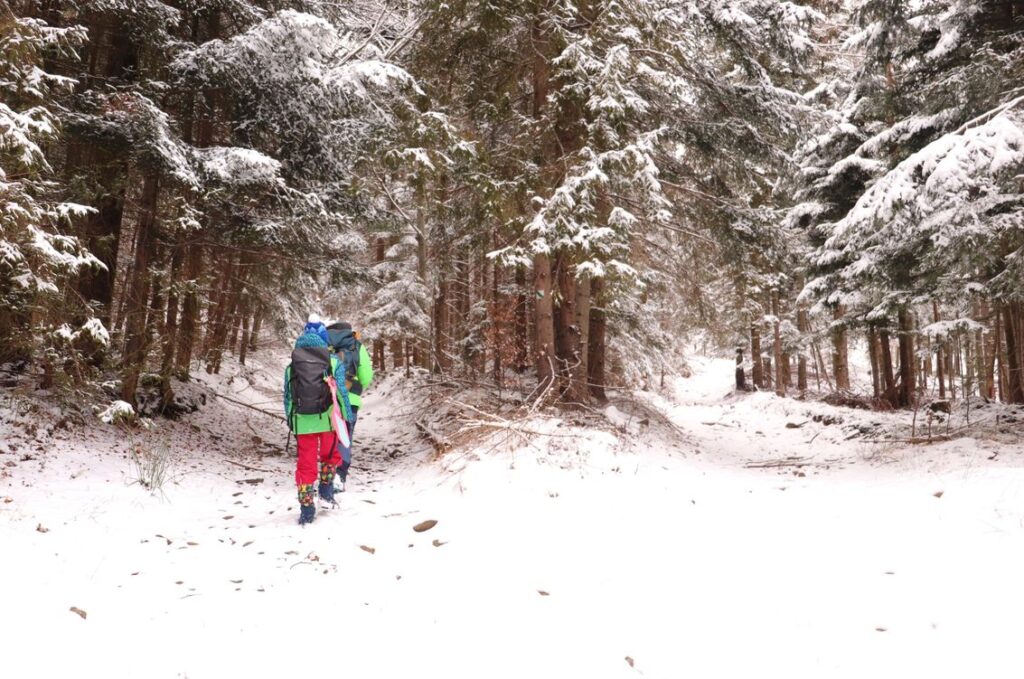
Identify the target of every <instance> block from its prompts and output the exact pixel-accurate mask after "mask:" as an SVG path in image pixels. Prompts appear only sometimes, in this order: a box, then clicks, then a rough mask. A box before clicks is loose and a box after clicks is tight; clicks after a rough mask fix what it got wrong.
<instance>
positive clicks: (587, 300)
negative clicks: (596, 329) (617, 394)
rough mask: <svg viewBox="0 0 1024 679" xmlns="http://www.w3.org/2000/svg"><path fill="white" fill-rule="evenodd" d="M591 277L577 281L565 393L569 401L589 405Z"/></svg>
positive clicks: (585, 276)
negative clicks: (570, 356)
mask: <svg viewBox="0 0 1024 679" xmlns="http://www.w3.org/2000/svg"><path fill="white" fill-rule="evenodd" d="M592 288H593V286H592V284H591V280H590V276H589V275H584V276H582V277H581V278H579V279H578V280H577V281H576V310H575V311H576V317H575V319H574V321H573V325H572V328H571V329H570V333H571V334H570V337H571V340H572V344H571V351H572V353H573V356H572V358H571V359H570V364H569V372H568V377H569V383H568V390H567V391H566V393H565V398H566V400H567V401H569V402H572V403H587V402H589V401H590V385H589V384H588V382H589V381H590V370H589V367H588V360H589V354H590V313H591V294H592V292H593V289H592Z"/></svg>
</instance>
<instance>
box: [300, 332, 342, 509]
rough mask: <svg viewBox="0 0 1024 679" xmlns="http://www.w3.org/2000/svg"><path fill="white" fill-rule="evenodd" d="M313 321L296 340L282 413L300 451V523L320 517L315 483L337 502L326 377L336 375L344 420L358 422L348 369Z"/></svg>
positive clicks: (328, 499)
mask: <svg viewBox="0 0 1024 679" xmlns="http://www.w3.org/2000/svg"><path fill="white" fill-rule="evenodd" d="M310 321H311V322H310V323H307V324H306V328H305V331H304V332H303V334H302V335H301V336H300V337H299V339H298V340H296V341H295V350H294V351H293V352H292V362H291V364H289V366H288V367H287V368H286V369H285V371H284V412H285V417H287V419H288V426H289V428H290V429H291V431H292V432H294V433H295V439H296V442H297V447H298V450H299V459H298V463H297V464H296V467H295V485H296V486H297V487H298V493H299V523H300V524H305V523H310V522H312V521H313V519H314V517H315V516H316V507H315V506H314V504H313V503H314V496H313V484H315V483H316V482H317V479H318V476H319V481H320V485H319V494H320V498H321V499H322V500H323V501H324V502H327V503H330V504H333V503H334V474H335V470H336V469H337V468H338V464H339V463H340V462H341V455H340V453H339V452H338V446H337V438H336V435H335V433H334V429H333V427H332V425H331V411H332V409H333V408H334V407H335V406H334V399H333V398H332V397H331V392H330V387H329V386H328V385H327V381H326V380H327V378H328V377H330V376H332V375H333V376H334V379H335V381H336V382H337V388H338V407H339V408H341V409H342V415H343V417H344V419H345V421H346V422H351V421H352V420H353V419H354V418H353V416H352V408H351V406H350V404H349V397H348V391H347V390H346V389H345V386H344V385H345V369H344V367H343V366H342V365H341V362H340V361H338V359H337V358H336V357H335V356H333V355H332V354H331V352H330V350H329V349H328V347H327V342H326V340H325V339H324V338H323V337H322V335H321V332H322V333H323V335H326V330H325V329H324V326H323V324H322V323H319V322H317V323H314V322H312V321H313V318H312V317H311V318H310ZM318 326H319V327H318ZM318 463H319V475H318V474H317V465H318Z"/></svg>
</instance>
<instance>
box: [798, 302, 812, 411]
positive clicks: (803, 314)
mask: <svg viewBox="0 0 1024 679" xmlns="http://www.w3.org/2000/svg"><path fill="white" fill-rule="evenodd" d="M800 287H801V288H802V287H803V283H802V282H801V284H800ZM796 326H797V330H798V331H799V333H800V339H801V342H804V341H806V337H807V333H808V332H809V331H810V323H809V322H808V319H807V308H806V307H805V306H804V305H802V304H801V305H800V306H799V307H798V308H797V312H796ZM796 361H797V362H796V388H797V389H798V390H799V391H800V395H801V396H803V395H804V394H806V393H807V352H806V349H805V347H804V346H803V344H801V349H800V355H799V356H798V357H797V360H796Z"/></svg>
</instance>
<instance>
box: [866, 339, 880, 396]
mask: <svg viewBox="0 0 1024 679" xmlns="http://www.w3.org/2000/svg"><path fill="white" fill-rule="evenodd" d="M868 359H869V360H870V361H871V389H872V396H873V397H874V398H876V399H877V398H878V397H879V396H881V386H882V376H881V375H880V374H879V360H878V329H877V328H876V327H875V326H873V325H870V326H868Z"/></svg>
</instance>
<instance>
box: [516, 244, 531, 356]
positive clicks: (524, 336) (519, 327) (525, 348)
mask: <svg viewBox="0 0 1024 679" xmlns="http://www.w3.org/2000/svg"><path fill="white" fill-rule="evenodd" d="M516 290H517V293H516V310H515V363H514V365H513V369H514V370H515V371H516V372H517V373H519V374H520V375H521V374H523V373H524V372H526V371H527V370H529V368H530V334H529V330H530V328H529V322H528V321H527V317H528V314H529V311H530V305H529V300H528V298H527V296H526V291H527V287H526V267H524V266H523V265H522V264H519V265H517V266H516Z"/></svg>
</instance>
